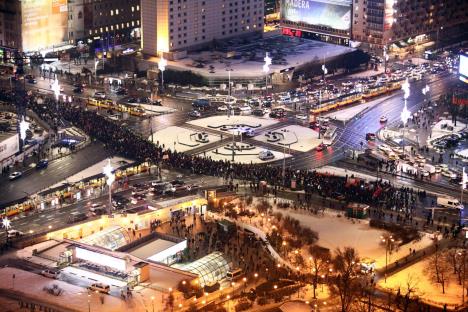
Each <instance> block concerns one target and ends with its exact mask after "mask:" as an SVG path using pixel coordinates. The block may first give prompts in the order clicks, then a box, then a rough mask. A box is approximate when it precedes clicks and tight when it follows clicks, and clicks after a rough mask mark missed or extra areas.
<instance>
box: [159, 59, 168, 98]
mask: <svg viewBox="0 0 468 312" xmlns="http://www.w3.org/2000/svg"><path fill="white" fill-rule="evenodd" d="M166 66H167V61H166V59H165V58H164V55H163V54H161V58H160V59H159V62H158V69H159V70H160V71H161V90H162V89H164V71H165V70H166Z"/></svg>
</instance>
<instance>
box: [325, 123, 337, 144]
mask: <svg viewBox="0 0 468 312" xmlns="http://www.w3.org/2000/svg"><path fill="white" fill-rule="evenodd" d="M335 138H336V127H335V126H332V125H330V126H329V127H328V129H327V131H325V133H324V135H323V144H324V145H327V146H330V145H332V144H333V141H334V140H335Z"/></svg>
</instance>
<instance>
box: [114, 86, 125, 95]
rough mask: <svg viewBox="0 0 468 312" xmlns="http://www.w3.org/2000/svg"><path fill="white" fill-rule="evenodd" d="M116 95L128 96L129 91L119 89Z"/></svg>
mask: <svg viewBox="0 0 468 312" xmlns="http://www.w3.org/2000/svg"><path fill="white" fill-rule="evenodd" d="M115 93H116V94H117V95H126V94H127V89H125V88H122V87H119V88H117V89H116V90H115Z"/></svg>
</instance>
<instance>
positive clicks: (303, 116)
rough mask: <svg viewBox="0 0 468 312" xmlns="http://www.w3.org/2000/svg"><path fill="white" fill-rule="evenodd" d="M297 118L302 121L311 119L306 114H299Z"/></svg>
mask: <svg viewBox="0 0 468 312" xmlns="http://www.w3.org/2000/svg"><path fill="white" fill-rule="evenodd" d="M296 118H297V119H300V120H307V119H309V116H307V115H306V114H297V115H296Z"/></svg>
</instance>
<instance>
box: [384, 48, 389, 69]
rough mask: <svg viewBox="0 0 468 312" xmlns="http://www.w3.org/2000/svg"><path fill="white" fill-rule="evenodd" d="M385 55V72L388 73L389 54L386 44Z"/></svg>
mask: <svg viewBox="0 0 468 312" xmlns="http://www.w3.org/2000/svg"><path fill="white" fill-rule="evenodd" d="M383 56H384V73H385V74H386V73H387V62H388V59H389V55H388V53H387V46H384V52H383Z"/></svg>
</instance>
